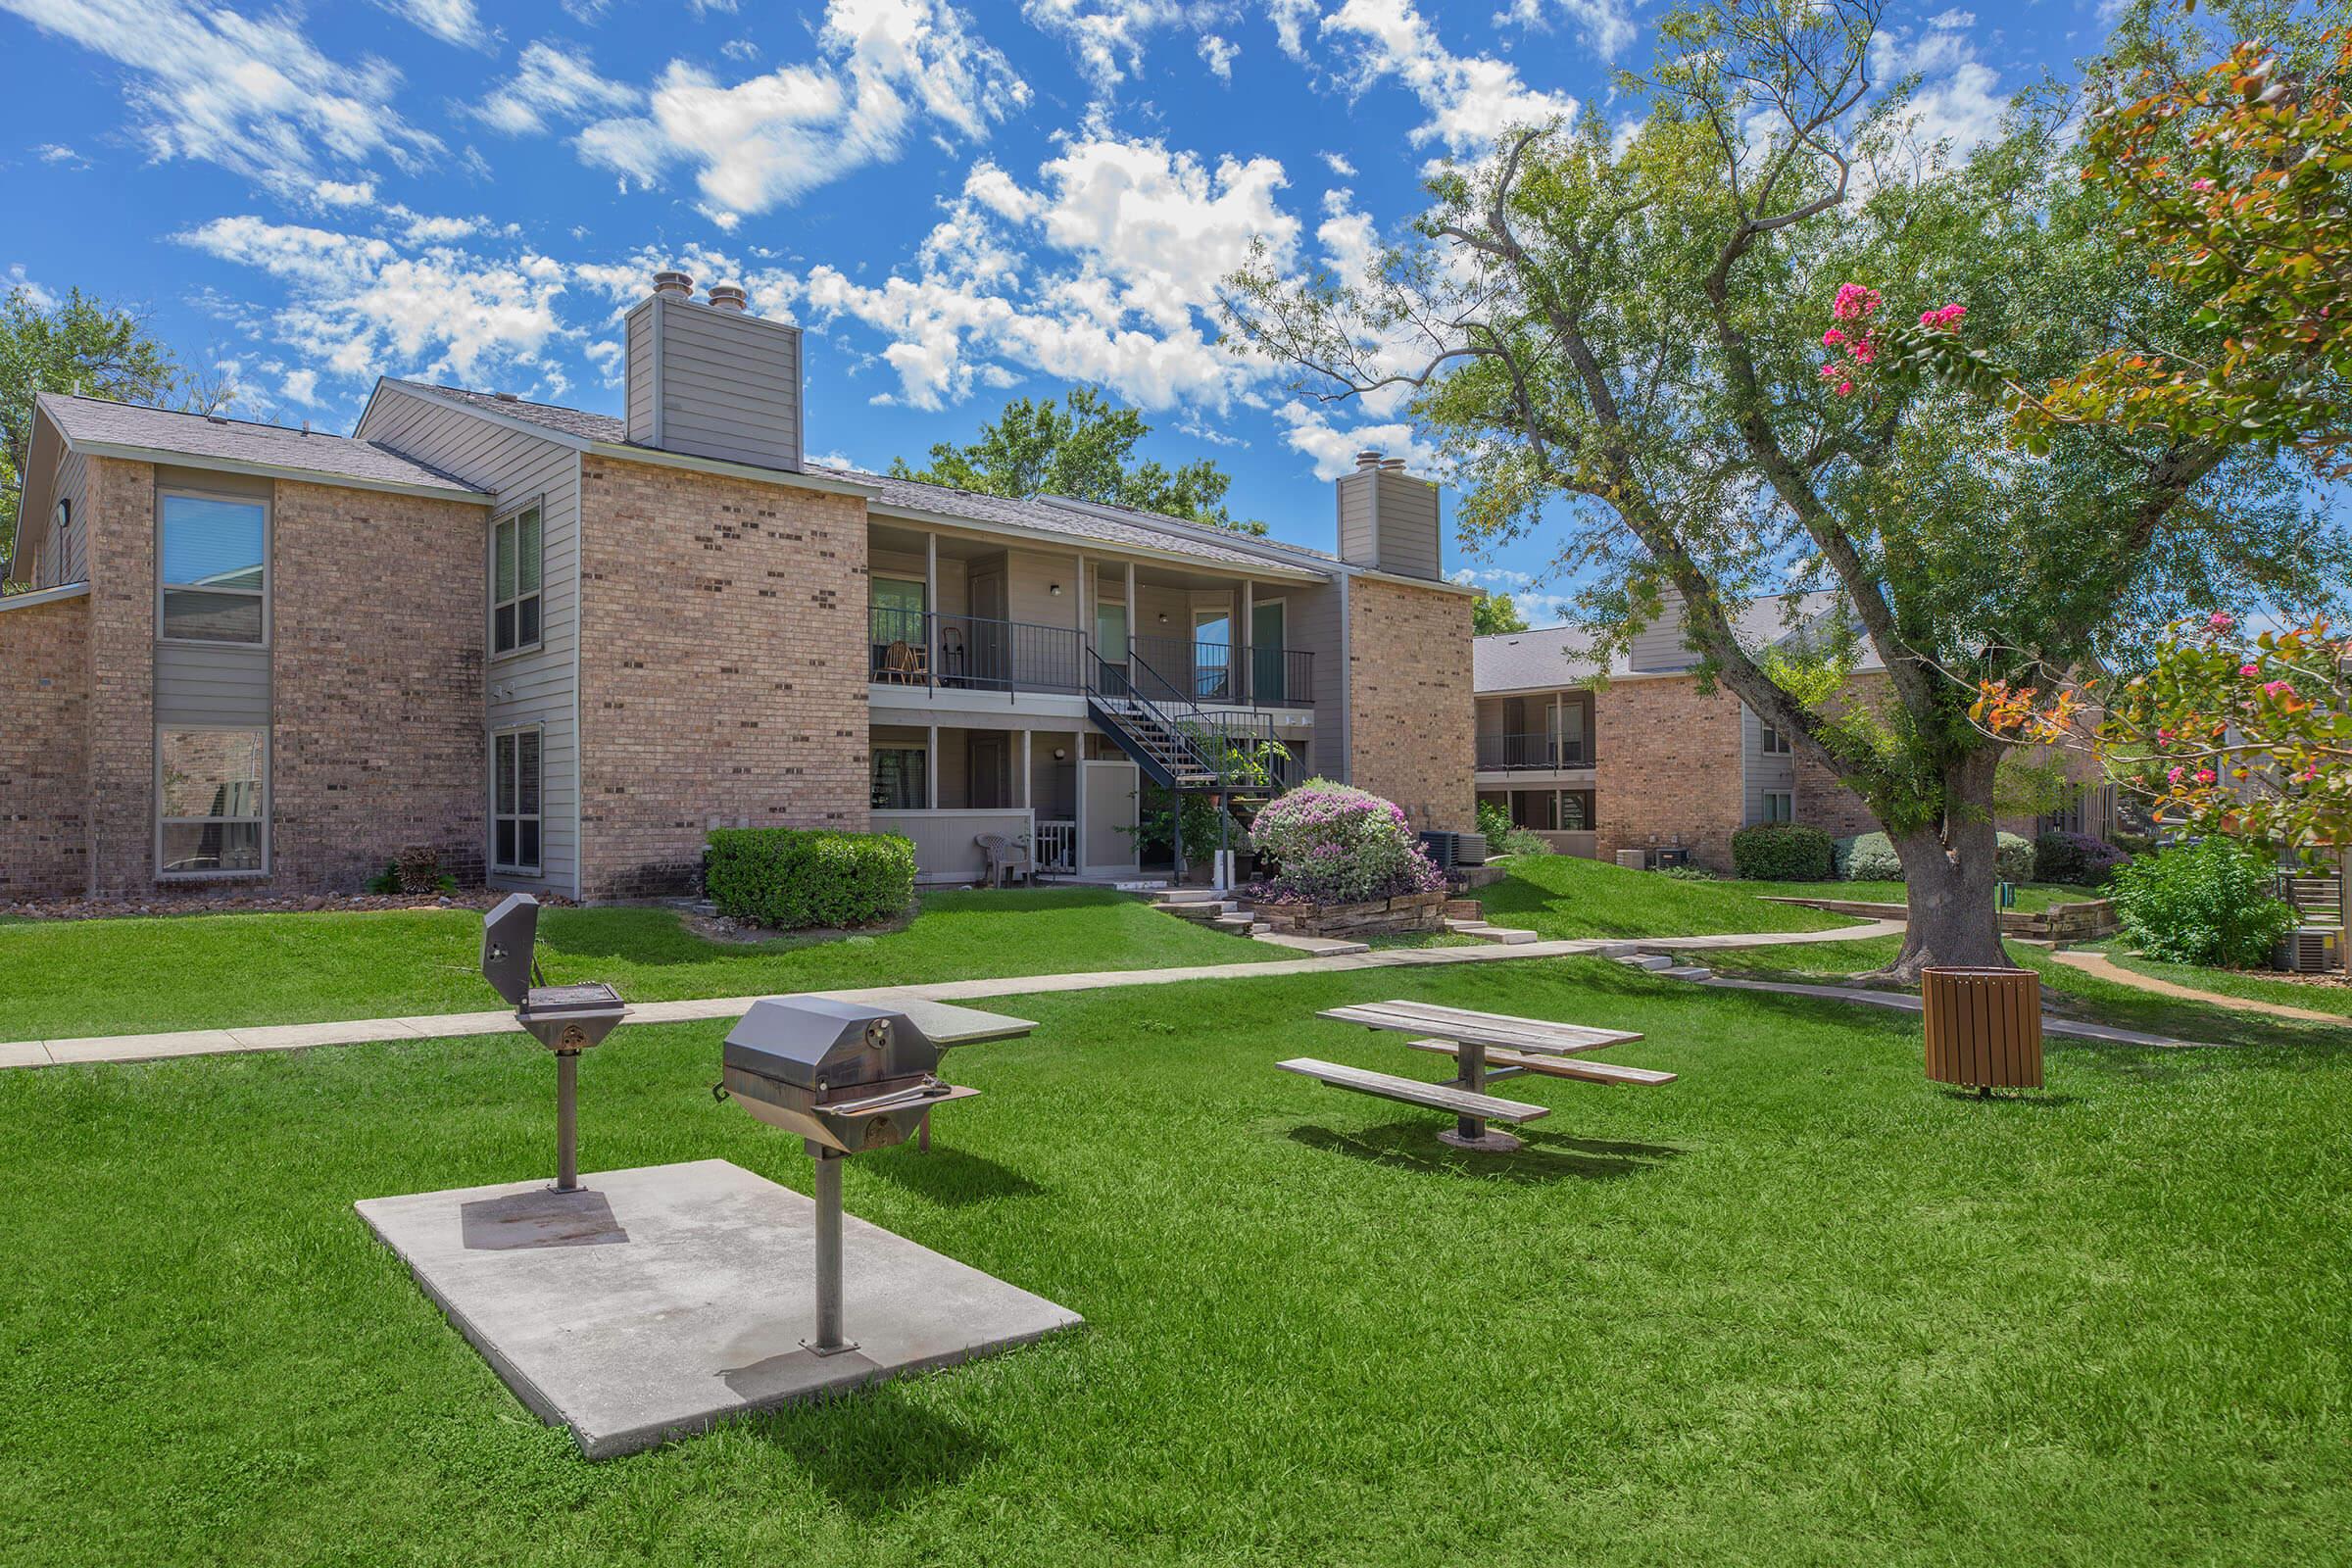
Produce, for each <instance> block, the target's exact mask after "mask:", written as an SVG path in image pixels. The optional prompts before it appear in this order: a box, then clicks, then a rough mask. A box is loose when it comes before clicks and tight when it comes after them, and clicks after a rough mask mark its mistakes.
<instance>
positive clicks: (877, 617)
mask: <svg viewBox="0 0 2352 1568" xmlns="http://www.w3.org/2000/svg"><path fill="white" fill-rule="evenodd" d="M870 593H871V596H872V621H873V636H874V641H875V642H877V643H883V644H888V643H907V644H911V645H912V646H914V647H917V648H919V647H921V646H922V644H923V611H924V610H925V608H927V607H926V606H925V605H924V603H923V584H922V579H921V578H919V577H876V578H874V579H873V583H872V587H871V589H870Z"/></svg>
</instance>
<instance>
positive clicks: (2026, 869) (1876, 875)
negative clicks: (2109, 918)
mask: <svg viewBox="0 0 2352 1568" xmlns="http://www.w3.org/2000/svg"><path fill="white" fill-rule="evenodd" d="M1835 858H1836V862H1837V866H1838V881H1840V882H1900V881H1902V880H1903V862H1902V860H1901V859H1900V858H1897V857H1896V855H1895V853H1894V841H1893V840H1892V839H1889V838H1888V837H1887V835H1886V834H1884V833H1857V834H1855V835H1854V836H1853V837H1851V838H1844V839H1839V840H1838V845H1837V850H1836V853H1835ZM1992 871H1993V875H1995V876H1997V877H1999V878H2000V879H2001V880H2002V881H2003V882H2031V881H2033V880H2034V845H2033V841H2031V840H2029V839H2023V838H2020V837H2018V836H2017V835H2016V834H2015V833H1996V834H1994V835H1993V842H1992Z"/></svg>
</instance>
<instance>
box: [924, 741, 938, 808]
mask: <svg viewBox="0 0 2352 1568" xmlns="http://www.w3.org/2000/svg"><path fill="white" fill-rule="evenodd" d="M923 809H925V810H927V811H936V810H938V809H939V726H938V725H937V724H933V725H932V726H931V727H930V728H929V730H928V731H927V732H926V739H925V740H924V742H923Z"/></svg>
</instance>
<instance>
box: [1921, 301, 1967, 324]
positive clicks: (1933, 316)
mask: <svg viewBox="0 0 2352 1568" xmlns="http://www.w3.org/2000/svg"><path fill="white" fill-rule="evenodd" d="M1967 314H1968V307H1967V306H1965V305H1946V306H1944V307H1943V308H1942V309H1941V310H1936V311H1922V312H1920V313H1919V324H1920V325H1922V326H1924V327H1928V328H1930V329H1932V330H1941V329H1943V328H1947V327H1953V326H1958V325H1959V324H1960V318H1962V317H1963V316H1966V315H1967Z"/></svg>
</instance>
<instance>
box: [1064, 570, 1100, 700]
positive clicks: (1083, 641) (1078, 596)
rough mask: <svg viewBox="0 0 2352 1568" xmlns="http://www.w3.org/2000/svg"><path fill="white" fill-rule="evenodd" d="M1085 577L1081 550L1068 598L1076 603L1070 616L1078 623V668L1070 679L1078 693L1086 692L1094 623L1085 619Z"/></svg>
mask: <svg viewBox="0 0 2352 1568" xmlns="http://www.w3.org/2000/svg"><path fill="white" fill-rule="evenodd" d="M1087 576H1088V573H1087V569H1086V552H1085V551H1083V550H1081V551H1080V552H1078V578H1077V581H1075V582H1073V583H1071V584H1070V597H1071V598H1073V599H1075V600H1077V601H1078V603H1077V605H1076V606H1075V607H1074V608H1073V609H1072V610H1071V614H1072V615H1073V616H1074V617H1075V618H1076V620H1077V622H1078V625H1077V628H1076V629H1077V632H1078V668H1077V669H1076V671H1075V672H1074V673H1073V676H1072V678H1073V679H1074V680H1075V681H1076V682H1077V686H1078V690H1080V691H1084V690H1086V677H1087V674H1088V670H1087V667H1086V649H1087V645H1088V644H1089V643H1091V642H1092V641H1094V636H1095V630H1094V622H1093V621H1091V620H1089V619H1088V618H1087V611H1086V590H1087Z"/></svg>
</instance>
